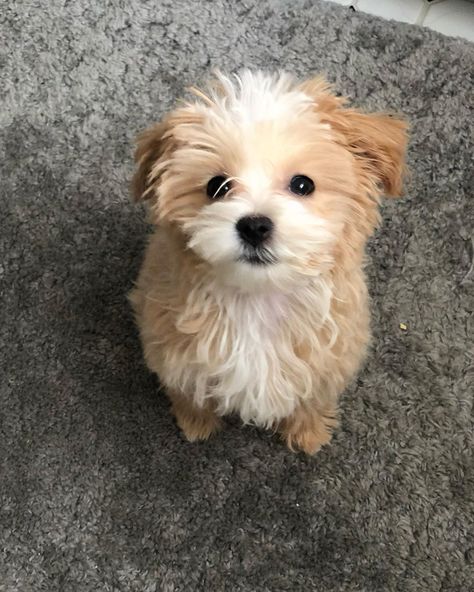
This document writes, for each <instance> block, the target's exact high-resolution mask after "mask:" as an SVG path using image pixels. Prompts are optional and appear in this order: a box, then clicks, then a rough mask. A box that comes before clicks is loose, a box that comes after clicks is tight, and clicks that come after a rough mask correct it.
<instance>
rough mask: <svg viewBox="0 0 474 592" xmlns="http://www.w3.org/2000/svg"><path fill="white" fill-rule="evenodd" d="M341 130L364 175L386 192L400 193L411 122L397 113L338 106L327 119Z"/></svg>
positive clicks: (397, 194) (372, 183)
mask: <svg viewBox="0 0 474 592" xmlns="http://www.w3.org/2000/svg"><path fill="white" fill-rule="evenodd" d="M328 123H330V124H331V125H332V126H334V127H335V129H336V130H337V131H339V132H340V133H341V134H342V136H343V138H344V142H345V145H346V146H347V148H348V149H349V150H350V151H351V152H352V153H353V155H354V157H355V158H356V161H357V162H358V164H359V170H360V173H361V174H362V176H363V177H365V179H366V180H367V181H368V182H369V183H370V184H371V185H374V186H378V187H381V188H382V189H383V192H384V194H385V195H390V196H393V197H395V196H399V195H400V194H401V192H402V186H403V177H404V173H405V154H406V148H407V141H408V135H407V130H408V125H407V123H406V122H405V121H404V120H403V119H400V118H398V117H392V116H390V115H386V114H382V113H380V114H379V113H361V112H359V111H356V110H353V109H345V108H342V109H338V110H337V112H336V113H334V117H333V118H331V120H330V121H329V122H328Z"/></svg>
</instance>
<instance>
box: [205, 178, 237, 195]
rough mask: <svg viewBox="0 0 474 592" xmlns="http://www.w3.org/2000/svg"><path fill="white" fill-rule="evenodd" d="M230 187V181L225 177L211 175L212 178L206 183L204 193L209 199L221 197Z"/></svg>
mask: <svg viewBox="0 0 474 592" xmlns="http://www.w3.org/2000/svg"><path fill="white" fill-rule="evenodd" d="M231 189H232V183H231V181H229V180H228V179H227V177H224V176H222V175H218V176H217V177H212V179H211V180H210V181H209V183H208V184H207V189H206V193H207V195H208V197H210V198H211V199H217V198H219V197H223V196H224V195H225V194H226V193H228V192H229V191H230V190H231Z"/></svg>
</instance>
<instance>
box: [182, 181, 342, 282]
mask: <svg viewBox="0 0 474 592" xmlns="http://www.w3.org/2000/svg"><path fill="white" fill-rule="evenodd" d="M303 199H304V198H303ZM248 215H261V216H268V217H269V218H270V219H271V220H272V222H273V224H274V230H273V234H272V237H271V238H270V240H269V241H268V244H267V245H266V246H265V251H266V253H267V254H268V256H269V258H271V259H272V260H273V262H271V263H268V264H265V265H263V264H258V265H255V264H251V263H247V262H245V261H242V257H243V256H244V254H245V252H246V248H245V245H243V243H242V241H241V240H240V238H239V236H238V234H237V230H236V224H237V222H238V221H239V220H240V218H242V217H244V216H248ZM185 231H186V232H187V233H188V235H189V242H188V246H189V247H190V248H191V249H193V250H194V251H195V252H196V253H197V254H198V255H199V256H200V257H202V258H203V259H204V260H205V261H207V262H208V263H210V264H211V265H212V266H213V267H214V269H215V271H216V274H217V276H218V278H220V279H221V280H222V281H223V283H225V284H227V285H232V286H235V287H240V288H242V289H243V290H244V291H246V290H253V289H255V288H258V287H261V288H264V287H266V286H268V285H273V286H274V287H278V288H279V289H282V290H286V289H291V287H292V285H293V283H294V282H295V281H297V280H298V278H303V277H307V276H308V275H313V276H316V275H319V274H320V272H321V271H323V269H324V268H326V267H327V266H328V265H330V264H331V263H332V257H331V255H330V251H331V246H332V245H333V243H334V240H335V236H334V235H333V233H332V232H331V230H330V228H329V227H328V224H327V222H326V221H325V220H323V219H322V218H318V217H317V216H315V215H314V214H312V213H311V212H310V211H309V210H308V209H307V208H306V207H305V206H304V205H303V203H300V202H298V201H297V200H296V199H291V198H289V197H287V196H282V195H272V194H268V193H267V195H266V197H265V196H264V195H263V194H262V192H261V191H257V192H255V194H254V195H251V194H250V192H249V193H248V194H247V195H240V196H238V197H229V198H228V199H227V200H223V201H218V202H216V203H211V204H209V205H207V206H205V207H204V208H202V209H201V210H200V212H199V213H198V214H197V215H196V216H195V217H194V218H193V219H192V220H191V221H189V222H188V223H187V224H186V225H185ZM314 254H319V258H318V259H319V261H320V266H319V267H312V268H308V266H307V263H308V260H309V258H310V257H311V256H313V255H314Z"/></svg>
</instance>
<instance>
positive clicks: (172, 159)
mask: <svg viewBox="0 0 474 592" xmlns="http://www.w3.org/2000/svg"><path fill="white" fill-rule="evenodd" d="M196 94H197V95H198V100H197V101H196V102H194V103H188V104H186V105H184V106H183V107H181V108H180V109H178V110H176V111H175V112H173V113H172V114H170V116H169V117H168V118H167V119H166V120H165V121H164V122H163V123H162V124H159V125H158V126H157V127H155V128H152V129H151V130H150V131H148V132H146V133H145V134H144V135H143V136H142V138H141V140H140V141H139V148H138V151H137V161H138V172H137V175H136V178H135V190H136V193H137V197H140V196H142V195H143V196H145V197H148V198H150V205H151V208H150V215H151V219H152V221H153V222H154V223H155V224H156V232H155V234H154V235H153V237H152V238H151V241H150V244H149V246H148V248H147V252H146V255H145V260H144V264H143V267H142V270H141V272H140V275H139V278H138V281H137V285H136V288H135V290H134V291H133V292H132V294H131V296H130V298H131V301H132V303H133V306H134V309H135V312H136V317H137V322H138V325H139V327H140V332H141V338H142V342H143V347H144V353H145V358H146V361H147V364H148V366H149V368H150V369H151V370H152V371H154V372H156V373H157V374H158V376H159V377H160V380H161V382H162V383H163V385H164V386H165V387H166V388H167V390H168V393H169V395H170V398H171V400H172V402H173V410H174V412H175V414H176V416H177V420H178V423H179V425H180V426H181V427H182V429H183V430H184V432H185V434H186V435H187V436H188V438H189V439H195V438H199V437H207V436H208V435H209V434H210V433H211V432H212V431H214V430H215V429H216V427H217V426H218V421H217V420H215V419H214V418H215V417H217V416H222V415H226V414H229V413H234V412H235V413H238V414H239V415H240V417H241V418H242V420H243V421H244V422H253V423H256V424H258V425H262V426H265V427H273V428H275V429H278V430H279V431H280V432H281V433H282V436H283V437H284V438H285V439H286V441H287V443H288V445H289V446H290V447H298V448H302V449H304V450H306V451H307V452H310V453H312V452H315V451H316V450H317V449H318V448H319V447H320V446H321V445H322V444H325V443H327V441H329V438H330V432H331V429H332V428H333V427H334V425H335V420H334V418H335V416H336V414H337V404H338V397H339V395H340V393H341V392H342V390H343V389H344V387H345V385H346V384H347V382H348V380H350V378H351V377H352V376H353V375H354V374H355V372H356V371H357V369H358V367H359V365H360V363H361V361H362V359H363V356H364V354H365V351H366V347H367V343H368V340H369V314H368V299H367V290H366V287H365V281H364V274H363V270H362V263H363V249H364V244H365V241H366V239H367V237H368V236H369V235H370V233H371V232H372V230H373V228H374V226H375V224H376V223H377V220H378V213H377V200H378V194H379V187H382V186H383V187H385V190H386V191H387V192H391V193H395V192H398V190H399V188H400V177H401V174H402V169H403V154H404V147H405V126H404V124H403V123H402V122H400V121H399V120H396V119H392V118H389V117H387V116H383V115H382V116H381V115H364V114H360V113H358V112H356V111H352V110H349V109H346V108H345V107H344V103H343V100H342V99H337V98H335V97H334V96H332V95H331V93H330V92H329V89H328V87H327V85H326V84H325V83H324V82H323V81H321V80H316V81H310V82H308V83H305V84H304V85H300V86H298V85H296V84H295V83H293V82H292V81H291V79H290V78H289V77H287V76H281V77H275V76H273V77H271V76H267V75H265V74H262V73H256V74H252V73H250V72H244V73H243V74H242V75H241V76H240V77H239V78H236V79H235V80H231V79H229V78H226V77H223V76H221V77H220V78H219V79H218V81H217V83H216V85H215V86H214V87H213V88H212V89H211V91H210V92H209V94H208V95H204V93H202V92H201V91H196ZM219 174H222V175H224V176H226V177H227V178H228V179H230V180H232V183H233V185H232V190H231V192H230V193H229V194H228V195H226V196H225V197H224V198H223V199H221V200H209V198H208V197H207V196H206V194H205V186H206V183H207V181H208V180H209V179H210V178H211V177H213V176H215V175H219ZM294 174H305V175H308V176H310V177H311V178H312V179H314V180H315V183H316V191H315V193H314V195H312V196H308V197H303V198H301V197H295V196H294V195H291V194H290V193H289V191H288V181H289V178H291V176H292V175H294ZM245 215H265V216H268V217H270V218H271V219H272V221H273V223H274V227H275V231H274V235H272V240H271V242H270V243H269V245H268V253H269V256H270V257H271V260H272V262H271V263H269V264H268V265H252V264H250V263H247V262H246V261H242V253H243V246H242V244H241V241H240V240H239V237H238V235H237V232H236V230H235V225H236V222H237V221H238V220H239V219H240V218H241V217H242V216H245Z"/></svg>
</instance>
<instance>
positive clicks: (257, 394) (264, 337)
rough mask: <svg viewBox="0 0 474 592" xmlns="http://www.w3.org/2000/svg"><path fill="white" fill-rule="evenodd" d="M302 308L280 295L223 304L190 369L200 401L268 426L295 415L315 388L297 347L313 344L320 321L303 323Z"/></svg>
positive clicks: (199, 339) (198, 337) (201, 336)
mask: <svg viewBox="0 0 474 592" xmlns="http://www.w3.org/2000/svg"><path fill="white" fill-rule="evenodd" d="M298 304H299V303H298V302H297V301H296V300H295V299H294V298H291V297H289V296H282V295H279V294H276V295H265V296H263V295H262V296H256V295H252V296H248V295H239V296H236V297H234V298H229V299H228V300H224V301H221V302H219V307H218V314H217V315H215V317H214V318H213V320H212V322H209V323H207V324H206V325H205V326H203V327H202V328H201V330H200V331H198V332H197V333H196V334H195V335H194V340H195V347H194V348H193V350H194V352H195V358H194V361H195V363H194V364H192V365H188V366H187V368H186V373H187V375H188V376H189V377H190V378H191V379H192V382H193V385H192V389H193V392H194V396H195V398H196V401H197V402H198V403H202V401H203V400H204V399H205V398H206V397H212V399H213V400H214V401H215V403H216V404H217V407H218V412H219V413H221V414H227V413H231V412H237V413H239V414H240V416H241V417H242V419H243V420H244V421H247V422H255V423H258V424H263V425H270V424H272V423H273V422H275V421H278V420H279V419H282V418H284V417H287V416H288V415H290V414H291V413H292V412H293V411H294V409H295V406H296V404H297V401H298V399H299V398H300V397H302V396H305V395H307V394H308V393H309V392H310V391H311V389H312V388H313V384H312V374H311V372H310V369H309V367H308V365H307V363H306V362H305V361H304V360H302V359H301V358H300V357H299V356H298V355H297V353H296V351H295V343H304V342H309V341H312V342H314V333H315V330H316V327H315V318H318V319H320V316H318V315H316V317H313V318H312V320H311V318H310V317H308V319H302V318H300V316H301V310H302V309H301V308H298ZM326 306H327V304H326ZM190 372H191V373H192V376H191V375H190Z"/></svg>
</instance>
